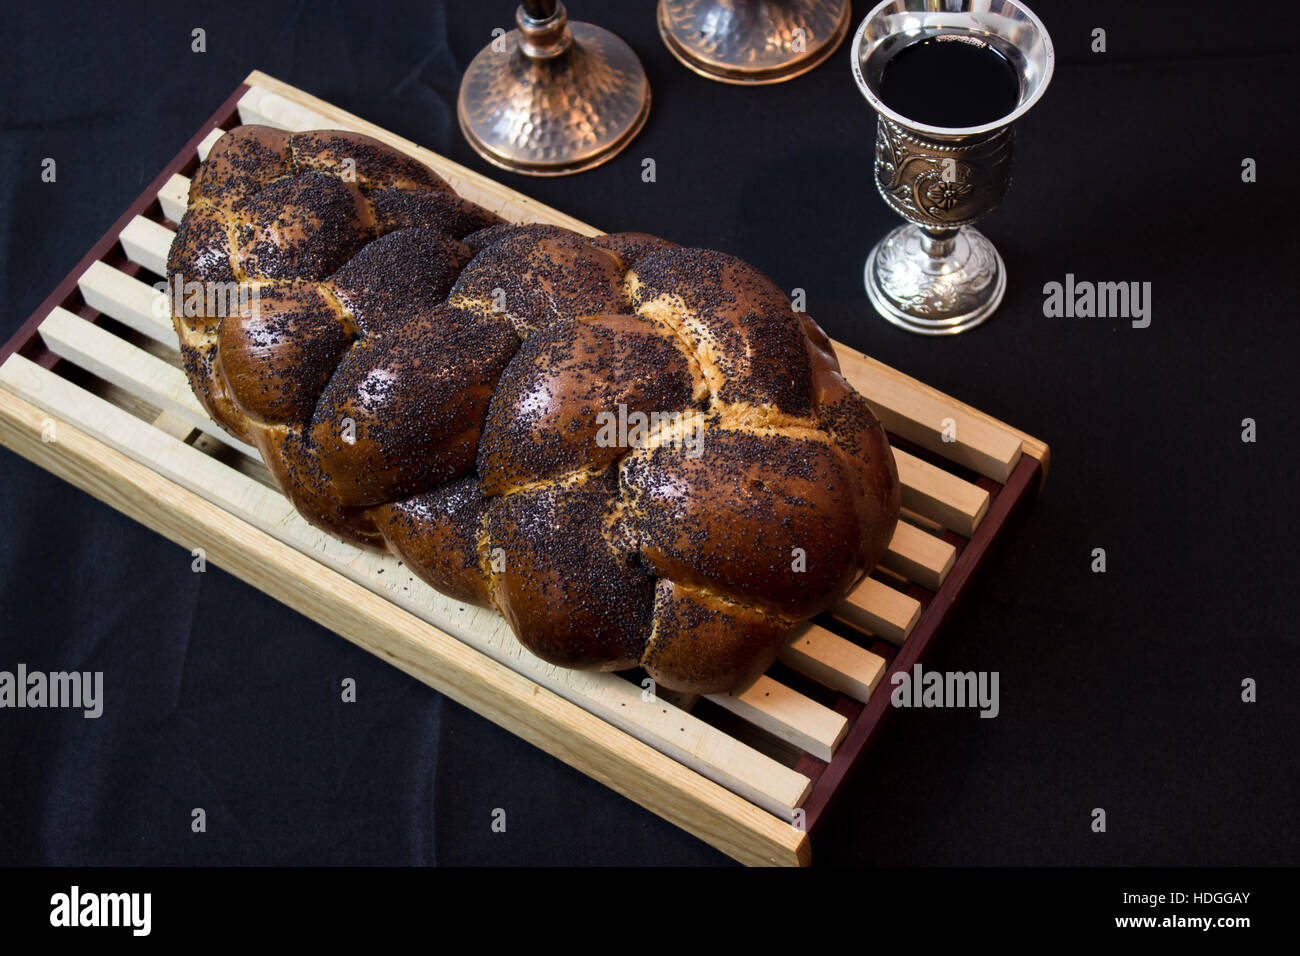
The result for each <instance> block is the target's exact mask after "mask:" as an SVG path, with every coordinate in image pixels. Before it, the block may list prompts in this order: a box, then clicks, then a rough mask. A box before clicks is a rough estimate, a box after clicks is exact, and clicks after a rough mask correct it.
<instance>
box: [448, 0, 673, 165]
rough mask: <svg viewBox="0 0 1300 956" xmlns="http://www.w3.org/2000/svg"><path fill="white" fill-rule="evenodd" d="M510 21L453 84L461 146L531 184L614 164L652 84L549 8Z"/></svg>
mask: <svg viewBox="0 0 1300 956" xmlns="http://www.w3.org/2000/svg"><path fill="white" fill-rule="evenodd" d="M515 22H516V23H517V24H518V27H519V28H518V29H517V30H511V31H510V32H509V33H507V34H505V35H504V36H499V37H496V38H494V39H493V41H492V43H490V44H488V45H487V46H486V47H485V48H484V49H483V50H481V51H480V52H479V54H478V56H476V57H475V58H474V60H473V61H472V62H471V63H470V65H469V68H468V69H467V70H466V71H465V76H464V78H463V79H462V80H461V84H460V97H459V99H458V102H457V107H456V113H457V117H458V118H459V120H460V128H461V131H462V132H463V133H464V134H465V138H466V139H467V140H469V144H470V145H471V146H473V147H474V149H475V150H477V151H478V152H479V154H480V155H482V156H483V158H484V159H486V160H487V161H488V162H490V163H493V164H495V165H497V166H501V167H503V168H504V169H509V170H512V171H514V172H517V173H528V174H529V175H533V176H560V175H563V174H565V173H576V172H579V171H580V170H583V169H590V168H591V167H593V166H599V165H600V164H601V163H603V162H605V161H607V160H609V159H612V158H613V157H614V156H615V155H616V154H617V153H618V152H619V151H620V150H622V149H623V147H625V146H626V145H627V144H628V143H630V142H631V141H632V139H633V137H635V136H636V134H637V133H638V132H640V130H641V127H642V126H644V125H645V121H646V117H647V116H648V115H649V113H650V84H649V83H648V82H647V81H646V77H645V70H643V69H642V68H641V61H640V60H638V59H637V56H636V54H635V53H633V52H632V48H631V47H629V46H628V45H627V44H626V43H624V42H623V41H622V40H620V39H619V38H618V37H616V36H615V35H614V34H612V33H610V32H609V31H608V30H604V29H601V28H600V27H598V26H594V25H592V24H590V23H569V22H568V19H567V17H566V14H565V10H564V4H562V3H559V2H557V0H528V2H526V3H524V4H523V5H521V6H520V7H519V9H518V11H517V12H516V13H515Z"/></svg>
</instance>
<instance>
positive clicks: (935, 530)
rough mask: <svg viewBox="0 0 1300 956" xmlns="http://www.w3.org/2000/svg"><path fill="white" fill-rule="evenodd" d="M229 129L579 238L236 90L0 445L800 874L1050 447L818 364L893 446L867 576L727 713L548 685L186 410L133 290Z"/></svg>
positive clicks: (115, 256) (26, 364)
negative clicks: (852, 393) (440, 185)
mask: <svg viewBox="0 0 1300 956" xmlns="http://www.w3.org/2000/svg"><path fill="white" fill-rule="evenodd" d="M240 123H262V124H266V125H270V126H278V127H283V128H287V129H293V130H301V129H314V128H333V129H350V130H355V131H358V132H362V133H365V134H368V135H370V136H373V137H375V138H377V139H380V140H383V141H384V142H387V143H389V144H391V145H392V146H394V147H396V148H398V149H401V150H403V151H405V152H407V153H410V154H411V155H413V156H415V157H416V158H418V159H419V160H421V161H422V162H425V163H427V164H428V165H429V166H430V167H432V168H433V169H435V170H436V171H438V172H439V173H440V174H441V175H442V176H443V177H444V178H446V179H447V180H448V181H449V182H450V183H451V185H452V186H453V187H455V189H456V190H457V192H459V193H460V194H461V195H462V196H464V197H466V198H467V199H470V200H473V201H474V202H476V203H479V204H480V205H482V206H484V207H486V208H488V209H491V210H493V211H494V212H496V213H498V214H500V215H502V216H503V217H505V218H507V219H510V220H513V221H518V222H525V221H536V222H549V223H554V224H557V225H561V226H564V227H566V228H569V229H573V230H575V231H578V232H581V233H583V234H586V235H595V234H597V233H598V230H596V229H595V228H593V227H591V226H589V225H586V224H585V223H582V222H579V221H577V220H575V219H573V218H572V217H570V216H567V215H565V214H563V213H561V212H558V211H557V210H554V209H551V208H549V207H547V206H544V205H542V204H540V203H537V202H535V201H533V200H531V199H529V198H528V197H526V196H524V195H522V194H520V193H518V192H515V191H514V190H511V189H508V188H506V187H505V186H503V185H501V184H499V183H496V182H494V181H493V180H491V179H489V178H487V177H485V176H482V175H480V174H478V173H475V172H473V171H472V170H469V169H466V168H465V167H463V166H460V165H458V164H456V163H453V162H451V161H449V160H447V159H445V158H443V157H441V156H439V155H437V154H435V153H432V152H429V151H428V150H425V149H422V148H421V147H419V146H416V145H415V144H413V143H410V142H408V141H406V140H403V139H401V138H400V137H397V136H394V135H392V134H391V133H388V132H387V131H385V130H383V129H380V128H379V127H377V126H374V125H373V124H370V123H367V122H365V121H364V120H362V119H360V118H358V117H356V116H353V115H351V114H349V113H346V112H344V111H343V110H340V109H338V108H337V107H334V106H331V105H330V104H328V103H325V102H324V101H322V100H319V99H317V98H315V97H312V96H310V95H308V94H306V93H304V92H302V91H301V90H297V89H295V88H293V87H291V86H288V85H287V84H284V83H281V82H280V81H278V80H275V79H273V78H271V77H269V76H266V75H265V74H262V73H259V72H254V73H252V74H250V75H249V77H248V79H247V80H246V81H245V82H244V84H242V85H241V86H240V87H239V88H238V89H237V90H236V91H235V93H234V94H232V96H231V97H230V98H229V99H228V100H227V101H226V102H225V103H224V104H222V106H221V108H220V109H218V111H217V112H216V113H215V114H214V115H213V117H212V118H211V119H210V120H209V121H208V122H207V123H206V124H204V126H203V127H202V128H201V129H200V130H199V132H198V133H196V135H195V136H194V137H193V138H192V139H191V141H190V142H189V143H188V144H187V145H186V146H185V148H184V149H183V150H182V151H181V153H180V154H178V156H177V157H176V159H175V160H173V162H172V163H171V164H169V166H168V167H167V169H166V170H164V171H163V173H161V174H160V175H159V176H158V178H157V179H156V180H155V181H154V182H153V183H152V184H151V185H150V186H149V188H148V189H146V191H145V192H144V193H143V194H142V195H141V196H140V197H139V198H138V199H137V201H136V202H135V203H134V204H133V205H132V207H131V208H130V209H129V210H128V211H127V213H125V214H124V215H123V216H122V218H121V219H120V220H119V221H118V222H117V223H116V224H115V225H114V226H113V228H112V229H110V231H109V232H108V234H106V235H105V236H104V237H103V238H102V239H101V240H100V242H99V243H98V244H96V246H95V247H94V248H93V249H92V250H91V252H90V253H89V254H88V255H87V256H86V257H85V259H83V261H82V262H81V263H80V264H79V265H78V266H77V267H76V268H75V269H74V270H73V272H72V273H71V274H70V275H69V276H68V277H67V279H65V281H64V282H63V283H61V284H60V286H59V287H58V288H57V289H56V290H55V291H54V292H53V293H52V294H51V295H50V296H49V298H48V299H47V300H46V301H45V302H44V303H43V304H42V305H41V307H40V308H38V309H37V311H36V312H35V313H34V314H33V316H32V317H31V319H30V320H28V322H27V323H26V324H25V325H24V326H23V327H22V328H21V329H20V330H19V332H18V333H17V334H16V335H15V336H14V337H13V338H12V339H11V340H10V341H9V342H8V343H7V344H6V345H5V346H4V347H3V349H0V441H3V442H4V443H5V444H6V445H8V446H9V447H11V448H13V449H14V450H15V451H17V452H18V453H19V454H21V455H23V456H25V457H27V458H29V459H31V460H32V461H35V462H37V463H38V464H40V465H41V466H42V467H44V468H46V469H47V470H49V471H51V472H52V473H54V474H56V475H58V476H60V477H62V478H64V479H66V480H68V481H70V482H71V483H73V484H75V485H76V486H78V487H80V488H82V489H84V490H86V491H88V492H90V493H91V494H93V495H95V496H96V497H98V498H100V499H101V500H103V501H106V502H108V503H109V504H111V505H113V506H114V507H116V508H117V509H119V510H120V511H122V512H124V513H125V514H128V515H130V516H131V517H133V518H135V519H136V520H138V521H140V522H142V523H144V524H147V525H148V526H149V527H151V528H153V529H155V530H157V531H158V532H159V533H161V534H163V535H165V536H166V537H168V538H169V539H171V540H172V541H175V542H177V543H178V544H180V545H182V546H183V547H184V548H186V549H194V548H202V549H204V551H205V554H206V556H207V559H208V560H210V561H212V562H214V563H215V564H217V565H218V566H221V567H223V568H225V569H226V570H228V571H230V572H231V573H233V574H236V575H238V576H239V577H240V578H242V579H243V580H245V581H247V582H248V583H250V584H252V585H253V586H255V587H257V588H259V589H261V590H263V591H265V592H266V593H268V594H270V595H272V596H274V597H276V598H277V599H278V600H280V601H282V602H284V603H285V604H287V605H289V606H290V607H293V608H295V609H297V610H298V611H300V612H302V613H303V614H305V615H307V616H308V617H310V618H312V619H313V620H315V621H318V622H319V623H321V624H323V625H325V626H327V627H329V628H330V629H332V630H334V631H335V632H337V633H338V634H339V635H341V636H343V637H345V638H347V639H348V640H351V641H353V642H354V643H356V644H359V645H360V646H362V647H364V648H366V649H367V650H369V651H371V652H372V653H374V654H376V655H378V656H380V657H382V658H383V659H385V660H388V661H389V662H391V663H392V664H393V665H394V666H396V667H399V668H401V669H402V670H403V671H405V672H406V673H408V674H411V675H412V676H414V677H416V678H418V679H419V680H421V681H424V682H425V683H427V684H428V685H430V686H431V687H433V688H435V689H437V690H438V691H440V692H441V693H444V694H446V695H448V696H449V697H451V698H453V699H455V700H457V701H458V702H460V703H462V704H464V705H466V706H467V707H470V708H472V709H473V710H475V711H476V712H478V713H480V714H482V715H483V716H485V717H487V718H488V719H490V720H492V721H494V722H496V723H497V724H500V725H501V726H503V727H505V728H507V729H508V730H510V731H512V732H513V733H515V734H517V735H519V736H520V737H523V738H524V739H526V740H529V741H531V742H532V743H534V744H535V745H537V746H538V747H541V748H542V749H543V750H545V751H547V752H548V753H551V754H553V755H554V756H556V757H559V758H560V759H561V760H564V761H565V762H566V763H569V764H571V765H572V766H575V767H577V768H578V769H580V770H582V771H583V772H584V773H586V774H588V775H589V776H591V777H592V778H593V779H596V780H598V781H600V782H601V783H604V784H606V785H607V786H610V787H613V788H614V789H616V790H618V791H619V792H620V793H623V794H625V795H626V796H628V797H629V798H631V799H633V800H635V801H636V802H637V803H640V804H641V805H642V806H645V807H647V808H648V809H650V810H652V811H654V812H655V813H657V814H659V815H660V816H662V817H664V818H666V819H668V820H671V821H672V822H674V823H675V824H677V825H678V826H681V827H683V828H685V829H687V830H688V831H690V832H691V833H693V834H695V835H696V836H698V837H699V838H700V839H702V840H705V841H706V842H708V843H710V844H712V845H713V846H715V847H717V848H718V849H720V850H722V851H723V852H725V853H728V854H730V855H731V856H732V857H734V858H735V859H737V860H740V861H742V862H745V863H751V864H806V863H808V862H809V861H810V859H811V845H812V841H814V840H816V839H817V838H818V834H819V833H820V832H821V831H820V829H819V827H820V824H821V823H822V821H823V819H824V816H825V810H826V808H827V806H828V805H829V804H830V802H831V800H832V798H833V797H834V796H835V795H836V793H837V792H840V791H841V788H842V784H843V782H844V780H845V779H846V777H847V776H848V774H849V773H850V772H851V771H852V770H854V769H855V768H857V767H859V766H860V765H861V764H862V759H861V758H862V757H863V755H864V753H865V750H866V746H867V744H868V743H869V742H870V741H871V740H872V739H873V738H874V737H875V735H876V734H877V733H878V732H879V729H880V727H881V724H882V720H883V718H884V717H885V715H886V714H887V713H890V712H891V711H890V708H889V707H888V700H887V698H888V695H887V694H885V693H883V692H877V689H878V688H879V687H880V686H881V684H882V682H885V681H886V680H887V675H888V673H890V672H891V671H892V670H896V669H901V670H906V669H910V668H911V666H912V664H913V663H915V662H916V661H917V660H920V659H921V657H922V655H923V654H924V653H925V651H926V649H927V648H928V646H929V644H930V642H931V640H932V639H933V637H934V635H935V634H936V632H937V630H938V628H939V626H940V624H941V623H942V622H943V621H944V619H945V618H946V617H947V615H948V614H949V612H950V611H951V609H952V606H953V604H954V602H955V601H956V599H957V598H958V597H959V596H960V594H961V593H962V591H963V590H964V589H965V588H966V587H967V585H968V584H969V582H970V579H971V575H972V573H973V571H974V570H975V568H976V567H977V566H978V564H979V563H980V562H981V561H982V560H983V559H984V557H985V556H986V555H987V553H988V551H989V548H990V547H991V546H992V545H993V544H994V542H995V541H996V540H998V539H999V538H1000V537H1002V536H1003V533H1004V531H1005V529H1006V527H1007V525H1008V521H1009V519H1010V518H1011V517H1012V515H1013V514H1014V513H1015V512H1017V511H1018V510H1019V509H1021V508H1022V507H1024V506H1026V505H1027V504H1028V503H1029V502H1030V501H1031V500H1032V499H1033V497H1034V495H1035V494H1036V492H1037V489H1038V487H1039V485H1040V483H1041V481H1042V480H1043V479H1044V477H1045V476H1046V472H1047V462H1048V449H1047V446H1046V445H1044V444H1043V443H1042V442H1040V441H1038V440H1037V439H1034V438H1032V437H1030V436H1028V435H1025V434H1024V433H1022V432H1019V431H1017V430H1015V429H1013V428H1010V427H1009V426H1007V425H1004V424H1003V423H1001V422H999V421H997V420H996V419H994V418H992V417H991V416H989V415H986V414H984V413H982V412H980V411H978V410H976V409H974V408H971V407H969V406H967V405H964V404H962V403H960V402H957V401H955V400H953V399H951V398H949V397H948V396H946V395H944V394H942V393H941V392H938V391H936V390H935V389H933V388H930V387H929V386H926V385H924V384H922V383H920V382H917V381H916V380H914V379H912V378H910V377H908V376H906V375H903V374H902V373H900V372H897V371H895V370H894V369H891V368H889V367H888V366H885V365H882V364H881V363H879V362H876V361H875V360H873V359H870V358H868V357H867V356H865V355H862V354H861V353H859V352H856V351H854V350H852V349H849V348H847V347H845V346H842V345H839V344H838V343H837V344H836V349H837V352H838V354H839V359H840V363H841V365H842V367H843V370H844V374H845V376H846V377H847V378H848V380H849V381H850V382H851V383H852V384H853V385H854V387H855V388H857V389H858V390H859V391H860V392H862V393H863V394H864V395H865V396H866V397H867V398H868V399H869V400H870V401H871V403H872V405H873V407H874V408H875V410H876V412H877V414H878V415H879V416H880V418H881V420H882V421H883V422H884V424H885V426H886V428H887V429H888V431H889V433H890V438H891V440H892V441H893V442H894V445H895V450H896V458H897V462H898V466H899V474H900V477H901V479H902V482H903V486H904V492H903V504H904V517H905V520H904V521H902V522H900V524H899V529H898V532H897V534H896V535H895V537H894V540H893V543H892V545H891V547H890V551H889V554H888V556H887V558H886V559H885V561H884V562H883V564H882V566H881V568H879V569H877V571H876V572H874V573H873V574H872V575H871V576H870V577H868V578H867V579H866V580H865V581H864V582H863V583H862V585H860V586H859V587H858V588H857V589H856V590H855V591H854V592H853V593H852V594H851V595H849V596H848V598H847V599H846V600H844V601H843V602H841V603H840V604H839V605H838V606H837V607H836V608H835V609H834V611H833V613H832V614H830V615H824V616H823V617H822V618H819V619H818V620H816V621H814V622H813V623H811V624H810V625H809V626H808V627H807V628H806V629H804V630H803V631H802V632H800V633H799V634H797V635H795V636H794V637H793V638H792V639H791V640H790V642H789V643H788V644H787V646H786V647H785V648H784V650H783V651H782V653H781V655H780V659H779V661H778V663H777V664H776V665H774V666H773V668H772V670H771V671H769V673H768V674H766V675H764V676H763V677H761V678H759V680H758V681H757V682H756V683H755V684H754V685H753V686H751V687H749V688H748V689H746V690H745V691H744V692H742V693H739V694H735V695H715V696H711V697H709V698H705V699H702V700H697V699H694V698H691V697H686V696H682V695H669V694H666V693H663V692H661V693H660V694H659V695H658V696H657V697H655V696H653V695H650V694H646V693H644V692H643V689H642V687H641V685H640V684H639V683H637V677H639V675H636V677H633V678H632V679H629V677H628V675H621V674H598V673H588V672H580V671H569V670H564V669H561V668H557V667H554V666H552V665H549V664H546V663H544V662H542V661H540V660H539V659H538V658H536V657H534V656H533V655H532V654H530V653H529V652H528V651H526V650H525V649H524V648H523V647H522V646H521V645H520V644H519V643H518V641H516V640H515V638H514V636H513V634H512V633H511V632H510V629H509V628H508V627H507V626H506V624H505V622H504V620H503V619H502V618H501V617H500V616H499V615H497V614H495V613H494V612H490V611H486V610H483V609H480V608H475V607H468V606H465V605H462V604H459V603H458V602H456V601H453V600H451V599H449V598H446V597H444V596H442V595H441V594H438V593H437V592H435V591H433V590H432V589H430V588H429V587H427V586H426V585H424V584H423V583H422V582H420V581H419V580H417V579H415V578H414V577H413V576H412V575H411V574H410V573H409V572H408V571H407V570H406V568H405V566H403V565H402V564H400V563H399V562H398V561H397V559H396V558H394V557H392V556H389V555H375V554H373V553H369V552H363V551H360V550H358V549H356V548H353V547H351V546H348V545H345V544H342V543H340V542H337V541H335V540H333V539H332V538H330V537H329V536H327V535H325V534H324V533H322V532H320V531H318V530H316V529H315V528H313V527H312V526H310V525H309V524H307V523H306V522H305V521H304V520H303V519H301V518H300V517H299V516H298V515H297V514H296V512H294V510H293V508H292V507H291V506H290V505H289V503H288V502H287V501H286V500H285V499H284V497H283V496H281V495H280V494H279V493H278V492H277V491H276V490H275V489H274V487H273V486H272V484H271V482H270V479H269V476H268V475H267V473H266V469H265V467H264V466H263V465H262V464H261V462H260V461H259V460H258V457H257V454H256V452H255V451H254V450H253V449H252V448H250V447H248V446H246V445H244V444H243V443H241V442H239V441H237V440H235V439H232V438H231V437H230V436H228V435H227V434H226V433H225V432H224V431H222V430H221V429H220V428H219V427H217V426H216V425H215V424H213V423H212V422H211V421H210V420H209V419H208V418H207V416H206V414H205V413H204V412H203V410H202V408H201V407H200V406H199V404H198V402H197V401H196V400H195V398H194V397H193V395H192V394H191V392H190V389H189V386H188V383H187V381H186V378H185V375H184V373H183V371H182V370H181V368H180V364H179V363H180V357H179V354H178V351H177V343H176V337H175V333H174V332H173V330H172V324H171V319H170V315H169V313H168V311H167V309H166V305H165V299H164V296H163V295H162V294H161V293H160V292H158V291H157V290H156V289H155V288H154V287H153V283H155V282H157V281H159V280H160V279H161V278H163V277H165V274H166V266H165V262H166V257H167V251H168V248H169V246H170V244H171V239H172V235H173V233H174V230H175V225H176V222H177V221H178V220H179V219H180V218H181V216H182V214H183V213H184V210H185V204H186V196H187V190H188V187H189V179H188V177H189V176H190V175H192V174H193V171H194V169H195V168H196V167H197V165H198V162H199V160H200V159H201V158H202V157H203V156H206V154H207V150H208V149H209V148H210V147H211V145H212V144H213V142H215V141H216V139H217V138H219V137H220V135H221V133H222V132H223V131H224V130H225V129H229V128H231V127H233V126H236V125H239V124H240ZM160 300H161V302H162V304H161V305H160ZM51 436H52V437H53V440H49V439H50V438H51ZM954 437H955V440H952V439H953V438H954Z"/></svg>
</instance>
